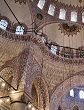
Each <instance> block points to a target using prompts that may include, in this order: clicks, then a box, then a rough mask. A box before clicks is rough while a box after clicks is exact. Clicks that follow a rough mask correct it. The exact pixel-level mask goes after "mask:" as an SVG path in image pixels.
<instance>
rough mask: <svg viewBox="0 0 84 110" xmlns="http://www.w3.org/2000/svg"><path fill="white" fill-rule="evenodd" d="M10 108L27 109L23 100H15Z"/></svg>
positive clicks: (13, 109) (12, 109)
mask: <svg viewBox="0 0 84 110" xmlns="http://www.w3.org/2000/svg"><path fill="white" fill-rule="evenodd" d="M10 110H27V105H26V104H25V103H23V102H19V101H16V102H13V103H11V109H10Z"/></svg>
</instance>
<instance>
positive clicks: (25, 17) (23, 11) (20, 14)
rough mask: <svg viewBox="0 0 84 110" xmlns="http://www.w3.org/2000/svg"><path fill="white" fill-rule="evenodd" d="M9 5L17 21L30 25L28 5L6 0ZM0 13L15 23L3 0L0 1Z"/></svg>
mask: <svg viewBox="0 0 84 110" xmlns="http://www.w3.org/2000/svg"><path fill="white" fill-rule="evenodd" d="M6 2H7V3H8V5H9V7H10V8H11V10H12V11H13V13H14V14H15V16H16V17H17V19H18V21H19V22H21V23H25V24H26V25H27V26H28V27H29V26H30V25H31V23H32V22H31V13H30V10H29V7H28V4H27V3H26V4H21V5H20V4H19V2H18V3H15V1H14V0H6ZM0 14H1V15H2V16H5V17H7V18H9V19H10V21H11V22H12V23H17V21H16V19H15V17H14V16H13V14H12V13H11V11H10V10H9V8H8V7H7V5H6V4H5V2H4V0H1V1H0Z"/></svg>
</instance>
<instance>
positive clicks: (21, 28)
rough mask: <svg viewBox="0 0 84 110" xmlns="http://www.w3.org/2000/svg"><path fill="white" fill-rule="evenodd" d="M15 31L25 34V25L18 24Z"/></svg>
mask: <svg viewBox="0 0 84 110" xmlns="http://www.w3.org/2000/svg"><path fill="white" fill-rule="evenodd" d="M15 33H16V34H19V35H23V34H24V27H23V26H17V27H16V32H15Z"/></svg>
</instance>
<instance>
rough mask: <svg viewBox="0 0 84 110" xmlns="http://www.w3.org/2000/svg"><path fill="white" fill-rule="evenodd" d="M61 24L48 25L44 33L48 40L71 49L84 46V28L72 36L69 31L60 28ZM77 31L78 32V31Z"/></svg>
mask: <svg viewBox="0 0 84 110" xmlns="http://www.w3.org/2000/svg"><path fill="white" fill-rule="evenodd" d="M60 25H61V24H59V23H53V24H49V25H46V26H45V27H44V28H43V32H44V33H45V34H46V35H47V36H48V40H50V41H51V42H55V43H57V44H58V45H60V46H66V47H71V48H78V47H81V46H84V37H83V36H84V28H82V27H80V26H78V27H80V29H79V31H78V32H76V34H75V33H74V31H73V32H72V33H73V36H72V35H69V36H68V34H67V32H65V31H68V30H65V29H64V28H63V27H60ZM76 31H77V30H76Z"/></svg>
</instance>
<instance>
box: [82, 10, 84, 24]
mask: <svg viewBox="0 0 84 110" xmlns="http://www.w3.org/2000/svg"><path fill="white" fill-rule="evenodd" d="M82 23H84V12H83V13H82Z"/></svg>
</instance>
